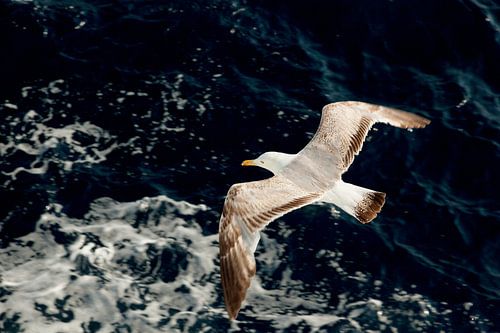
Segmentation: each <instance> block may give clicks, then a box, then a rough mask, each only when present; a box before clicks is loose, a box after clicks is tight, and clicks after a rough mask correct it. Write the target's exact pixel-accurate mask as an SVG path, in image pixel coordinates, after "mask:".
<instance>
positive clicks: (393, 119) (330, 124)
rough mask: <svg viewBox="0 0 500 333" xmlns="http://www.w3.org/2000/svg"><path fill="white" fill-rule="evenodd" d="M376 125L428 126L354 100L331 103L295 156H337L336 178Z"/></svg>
mask: <svg viewBox="0 0 500 333" xmlns="http://www.w3.org/2000/svg"><path fill="white" fill-rule="evenodd" d="M377 122H380V123H386V124H390V125H392V126H395V127H400V128H423V127H425V126H427V125H428V124H430V120H428V119H426V118H424V117H421V116H419V115H416V114H414V113H410V112H406V111H401V110H397V109H393V108H388V107H384V106H380V105H374V104H369V103H364V102H354V101H349V102H337V103H332V104H328V105H326V106H325V107H323V110H322V115H321V121H320V124H319V127H318V130H317V131H316V133H315V135H314V137H313V138H312V139H311V141H310V142H309V143H308V144H307V145H306V147H304V149H303V150H302V151H301V152H300V153H299V154H302V155H311V153H312V152H311V150H314V151H315V150H322V151H327V152H328V153H331V154H333V155H334V156H337V159H336V160H335V162H336V166H337V168H338V171H339V174H338V176H340V175H341V174H342V173H343V172H345V171H346V170H347V169H348V168H349V166H350V165H351V163H352V162H353V160H354V158H355V157H356V155H358V153H359V152H360V151H361V149H362V148H363V142H364V141H365V138H366V136H367V134H368V131H369V130H370V128H371V127H372V126H373V124H375V123H377ZM315 154H316V155H317V154H318V153H317V152H316V153H315ZM331 161H332V160H328V161H327V163H330V162H331Z"/></svg>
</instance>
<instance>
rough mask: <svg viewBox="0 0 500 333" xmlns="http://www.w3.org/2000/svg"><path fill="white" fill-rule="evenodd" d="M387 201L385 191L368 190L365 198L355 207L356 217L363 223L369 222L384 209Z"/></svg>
mask: <svg viewBox="0 0 500 333" xmlns="http://www.w3.org/2000/svg"><path fill="white" fill-rule="evenodd" d="M384 203H385V193H383V192H376V191H373V192H367V193H365V194H364V196H363V199H361V201H360V202H358V204H357V205H356V207H355V209H354V214H355V215H354V217H355V218H357V219H358V221H359V222H361V223H369V222H371V221H372V220H373V219H374V218H375V217H377V214H378V213H380V211H381V210H382V206H384Z"/></svg>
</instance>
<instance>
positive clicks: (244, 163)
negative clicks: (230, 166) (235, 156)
mask: <svg viewBox="0 0 500 333" xmlns="http://www.w3.org/2000/svg"><path fill="white" fill-rule="evenodd" d="M241 165H242V166H252V165H255V163H254V162H253V160H244V161H243V162H242V163H241Z"/></svg>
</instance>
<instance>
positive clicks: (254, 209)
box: [219, 176, 321, 319]
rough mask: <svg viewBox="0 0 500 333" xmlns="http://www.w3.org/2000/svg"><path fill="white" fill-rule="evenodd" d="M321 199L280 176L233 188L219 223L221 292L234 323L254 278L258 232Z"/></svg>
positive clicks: (230, 190) (318, 194)
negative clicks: (285, 215) (291, 212)
mask: <svg viewBox="0 0 500 333" xmlns="http://www.w3.org/2000/svg"><path fill="white" fill-rule="evenodd" d="M320 196H321V194H320V193H308V192H306V191H304V190H302V189H301V188H300V187H298V186H297V185H295V184H294V183H292V182H291V181H289V180H288V179H285V178H284V177H281V176H274V177H272V178H268V179H265V180H260V181H255V182H250V183H242V184H235V185H233V186H231V188H230V189H229V191H228V194H227V196H226V200H225V202H224V208H223V211H222V216H221V219H220V223H219V247H220V264H221V277H222V288H223V290H224V301H225V303H226V308H227V311H228V313H229V316H230V318H231V319H234V318H236V316H237V314H238V311H239V309H240V307H241V303H242V302H243V300H244V299H245V296H246V292H247V289H248V288H249V287H250V282H251V279H252V277H253V276H254V275H255V270H256V266H255V258H254V252H255V248H256V246H257V243H258V241H259V238H260V235H259V231H260V230H262V229H263V228H264V227H265V226H266V225H267V224H269V223H270V222H272V221H273V220H275V219H277V218H279V217H281V216H283V215H284V214H286V213H288V212H290V211H292V210H295V209H298V208H300V207H303V206H305V205H307V204H309V203H311V202H313V201H315V200H316V199H318V198H319V197H320Z"/></svg>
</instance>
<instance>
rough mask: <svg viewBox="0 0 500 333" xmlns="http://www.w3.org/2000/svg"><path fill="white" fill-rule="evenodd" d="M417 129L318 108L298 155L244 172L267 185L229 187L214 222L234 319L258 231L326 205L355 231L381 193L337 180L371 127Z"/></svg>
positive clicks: (406, 115)
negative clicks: (259, 172)
mask: <svg viewBox="0 0 500 333" xmlns="http://www.w3.org/2000/svg"><path fill="white" fill-rule="evenodd" d="M375 123H385V124H389V125H392V126H395V127H400V128H406V129H412V128H423V127H425V126H427V125H428V124H430V120H428V119H426V118H424V117H421V116H418V115H416V114H413V113H410V112H405V111H401V110H397V109H393V108H388V107H384V106H380V105H374V104H368V103H364V102H356V101H345V102H337V103H331V104H328V105H326V106H324V107H323V109H322V112H321V120H320V124H319V127H318V129H317V131H316V133H315V134H314V136H313V138H312V139H311V141H309V143H308V144H307V145H306V146H305V147H304V148H303V149H302V150H301V151H300V152H298V153H297V154H285V153H280V152H266V153H263V154H262V155H260V156H259V157H258V158H256V159H254V160H246V161H243V163H242V165H243V166H258V167H261V168H264V169H267V170H269V171H271V172H272V173H273V176H272V177H271V178H267V179H264V180H258V181H252V182H247V183H240V184H234V185H232V186H231V187H230V188H229V191H228V193H227V196H226V200H225V202H224V208H223V210H222V214H221V218H220V222H219V250H220V253H219V256H220V266H221V279H222V288H223V290H224V301H225V304H226V309H227V312H228V314H229V318H230V319H232V320H233V319H236V316H237V315H238V312H239V310H240V308H241V305H242V302H243V301H244V299H245V297H246V293H247V290H248V288H249V287H250V283H251V280H252V278H253V276H254V275H255V272H256V265H255V257H254V252H255V249H256V248H257V243H258V242H259V239H260V233H259V232H260V231H261V230H262V229H263V228H264V227H265V226H267V225H268V224H269V223H270V222H272V221H274V220H276V219H277V218H279V217H281V216H283V215H285V214H286V213H289V212H291V211H293V210H295V209H299V208H301V207H303V206H306V205H309V204H312V203H315V202H326V203H332V204H334V205H335V206H337V207H339V208H340V209H342V210H343V211H345V212H346V213H347V214H349V215H351V216H353V217H354V218H356V219H357V220H358V221H359V222H361V223H369V222H371V221H372V220H373V219H374V218H375V217H376V216H377V214H378V213H380V211H381V209H382V206H383V205H384V203H385V193H383V192H379V191H374V190H370V189H367V188H363V187H360V186H356V185H353V184H349V183H346V182H344V181H343V180H342V174H343V173H344V172H346V171H347V169H348V168H349V166H350V165H351V163H352V162H353V160H354V157H355V156H356V155H358V153H359V152H360V151H361V148H362V147H363V142H364V140H365V138H366V135H367V133H368V131H369V130H370V128H371V127H372V125H373V124H375Z"/></svg>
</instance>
